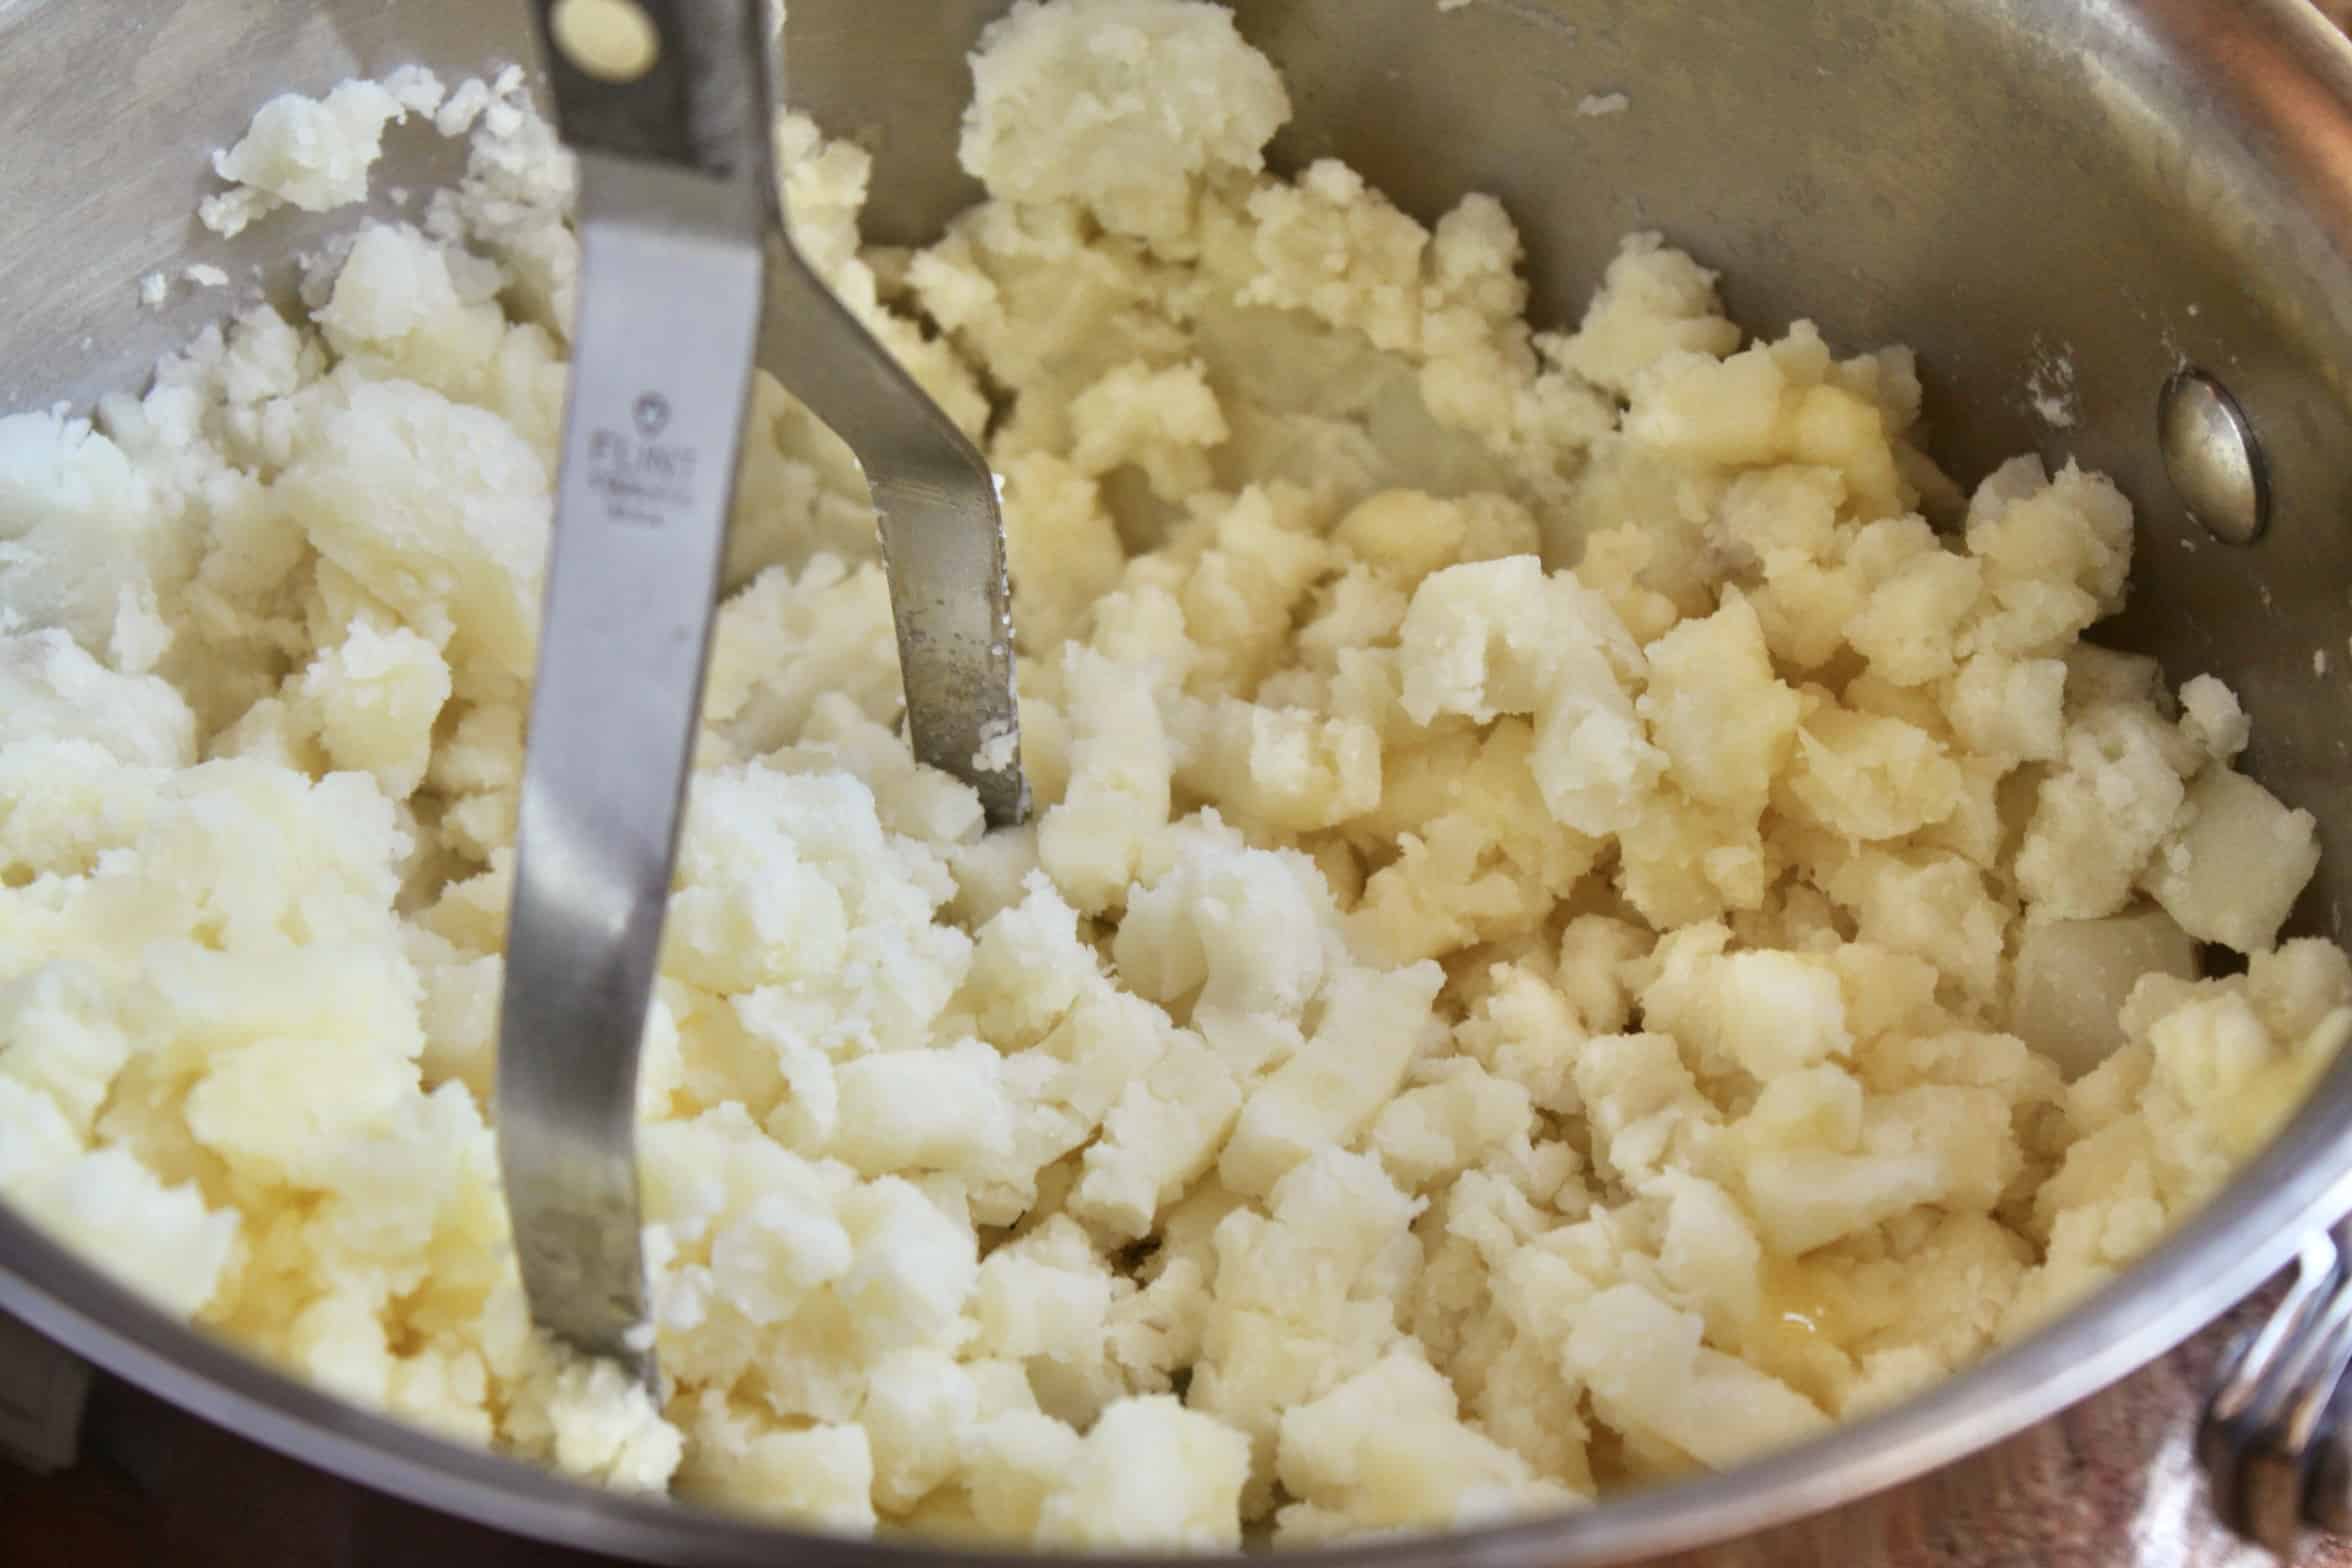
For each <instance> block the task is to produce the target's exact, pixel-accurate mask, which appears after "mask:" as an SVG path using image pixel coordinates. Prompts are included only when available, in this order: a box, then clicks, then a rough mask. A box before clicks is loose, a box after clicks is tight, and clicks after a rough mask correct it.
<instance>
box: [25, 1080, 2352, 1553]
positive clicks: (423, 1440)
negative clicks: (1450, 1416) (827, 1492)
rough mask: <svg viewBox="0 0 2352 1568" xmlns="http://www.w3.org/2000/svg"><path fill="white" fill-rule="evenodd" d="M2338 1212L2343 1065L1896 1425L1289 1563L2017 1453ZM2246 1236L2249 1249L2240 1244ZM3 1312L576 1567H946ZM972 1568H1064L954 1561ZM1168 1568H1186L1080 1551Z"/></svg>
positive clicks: (1483, 1542)
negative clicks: (2179, 1209) (2242, 1155)
mask: <svg viewBox="0 0 2352 1568" xmlns="http://www.w3.org/2000/svg"><path fill="white" fill-rule="evenodd" d="M2347 1210H2352V1056H2346V1057H2345V1058H2343V1059H2342V1060H2340V1061H2339V1062H2338V1063H2337V1064H2336V1065H2335V1066H2334V1067H2333V1068H2331V1069H2330V1070H2329V1072H2328V1074H2327V1076H2326V1077H2325V1079H2323V1080H2322V1082H2321V1083H2320V1085H2319V1087H2318V1089H2317V1090H2316V1092H2315V1093H2314V1094H2313V1096H2312V1098H2311V1101H2310V1102H2309V1103H2308V1104H2307V1105H2306V1106H2305V1107H2304V1108H2303V1110H2302V1111H2301V1112H2299V1113H2298V1114H2297V1115H2296V1117H2295V1118H2294V1120H2293V1121H2292V1122H2291V1123H2290V1124H2289V1125H2288V1127H2287V1129H2286V1130H2285V1131H2284V1132H2283V1133H2282V1134H2281V1135H2280V1136H2279V1137H2278V1138H2277V1139H2276V1140H2275V1141H2274V1142H2273V1143H2272V1144H2271V1146H2270V1147H2269V1148H2268V1149H2266V1150H2265V1151H2264V1152H2263V1153H2262V1154H2261V1155H2260V1156H2258V1157H2257V1158H2256V1159H2255V1160H2254V1162H2253V1163H2252V1164H2250V1165H2249V1166H2247V1168H2246V1169H2245V1170H2244V1171H2243V1172H2242V1173H2241V1174H2240V1175H2239V1177H2238V1179H2237V1180H2236V1181H2234V1182H2232V1183H2231V1184H2230V1186H2229V1187H2228V1188H2226V1189H2225V1190H2224V1191H2223V1192H2222V1193H2221V1194H2220V1195H2219V1196H2218V1197H2217V1198H2215V1200H2214V1201H2213V1202H2212V1203H2211V1204H2210V1205H2208V1206H2207V1207H2206V1209H2205V1210H2204V1211H2203V1212H2201V1213H2199V1214H2198V1215H2197V1216H2196V1217H2195V1218H2193V1219H2192V1220H2190V1221H2189V1223H2188V1224H2186V1225H2185V1226H2183V1227H2182V1228H2181V1229H2180V1230H2179V1231H2178V1232H2176V1233H2175V1234H2174V1235H2173V1236H2171V1237H2169V1238H2168V1239H2167V1240H2166V1241H2165V1242H2164V1243H2163V1244H2161V1245H2160V1246H2159V1247H2158V1248H2157V1249H2156V1251H2155V1252H2154V1253H2152V1254H2150V1255H2149V1256H2148V1257H2147V1258H2145V1259H2143V1260H2142V1261H2141V1262H2140V1263H2139V1264H2138V1265H2136V1266H2135V1267H2133V1268H2132V1269H2129V1270H2127V1271H2126V1272H2125V1273H2124V1274H2123V1275H2122V1276H2121V1277H2119V1278H2118V1279H2116V1280H2114V1281H2112V1282H2110V1283H2109V1284H2108V1285H2107V1286H2105V1287H2104V1288H2102V1289H2101V1290H2100V1291H2098V1292H2097V1293H2096V1294H2095V1295H2093V1296H2092V1297H2091V1298H2090V1299H2089V1300H2088V1301H2086V1302H2084V1303H2083V1304H2081V1305H2080V1306H2078V1307H2076V1308H2075V1309H2074V1310H2073V1311H2071V1312H2068V1313H2066V1314H2064V1315H2062V1316H2061V1317H2060V1318H2058V1319H2057V1320H2056V1321H2055V1322H2053V1323H2051V1324H2050V1325H2049V1326H2047V1327H2046V1328H2044V1329H2042V1330H2040V1331H2039V1332H2037V1333H2035V1334H2034V1335H2032V1336H2030V1337H2029V1338H2027V1339H2025V1340H2023V1341H2021V1342H2019V1343H2018V1344H2016V1345H2014V1346H2012V1347H2009V1348H2008V1349H2006V1350H2003V1351H2001V1352H1999V1353H1997V1354H1995V1355H1993V1356H1991V1357H1989V1358H1987V1359H1986V1360H1984V1361H1982V1362H1980V1363H1978V1364H1977V1365H1975V1366H1973V1367H1971V1368H1969V1369H1968V1370H1966V1371H1964V1372H1961V1373H1959V1374H1957V1375H1956V1376H1954V1377H1952V1378H1950V1379H1949V1380H1947V1381H1945V1382H1943V1383H1941V1384H1939V1385H1937V1386H1936V1387H1935V1388H1933V1389H1931V1390H1929V1391H1928V1392H1926V1393H1924V1394H1922V1395H1920V1396H1918V1397H1916V1398H1913V1399H1910V1400H1907V1401H1905V1402H1903V1403H1901V1404H1899V1405H1897V1406H1895V1407H1893V1408H1892V1409H1889V1410H1887V1411H1884V1412H1882V1413H1880V1414H1877V1415H1873V1416H1870V1417H1867V1418H1865V1419H1863V1420H1860V1421H1856V1422H1852V1423H1847V1424H1843V1425H1840V1426H1838V1427H1837V1428H1836V1429H1834V1430H1832V1431H1830V1432H1828V1433H1826V1434H1824V1435H1823V1436H1821V1437H1818V1438H1814V1439H1812V1440H1810V1441H1808V1442H1805V1443H1802V1444H1799V1445H1797V1446H1795V1447H1793V1448H1789V1449H1785V1450H1783V1451H1781V1452H1778V1453H1775V1454H1771V1455H1768V1456H1766V1457H1764V1458H1761V1459H1758V1460H1756V1461H1754V1462H1753V1463H1750V1464H1745V1465H1740V1466H1738V1467H1736V1468H1734V1469H1731V1470H1727V1471H1724V1472H1721V1473H1719V1474H1714V1475H1708V1476H1703V1477H1698V1478H1695V1479H1691V1480H1686V1481H1678V1482H1674V1483H1670V1484H1667V1485H1663V1486H1659V1487H1655V1488H1651V1489H1648V1490H1644V1491H1640V1492H1634V1493H1629V1494H1626V1495H1624V1496H1622V1497H1618V1498H1613V1499H1610V1500H1608V1501H1606V1502H1604V1503H1600V1504H1596V1505H1594V1506H1592V1507H1589V1508H1585V1509H1580V1510H1577V1511H1574V1512H1570V1513H1565V1514H1555V1515H1546V1516H1538V1517H1532V1518H1528V1519H1524V1520H1520V1521H1516V1522H1513V1523H1509V1524H1499V1525H1487V1526H1481V1527H1477V1528H1473V1529H1467V1530H1459V1531H1445V1532H1434V1533H1426V1534H1420V1535H1414V1536H1400V1537H1397V1538H1394V1539H1390V1540H1376V1541H1369V1542H1364V1541H1359V1542H1354V1543H1337V1544H1332V1545H1324V1546H1316V1547H1308V1548H1302V1549H1300V1550H1298V1551H1295V1552H1285V1553H1283V1554H1282V1555H1283V1556H1284V1557H1285V1559H1295V1560H1296V1561H1298V1562H1300V1563H1302V1564H1329V1563H1337V1562H1340V1561H1343V1560H1344V1561H1346V1562H1348V1563H1350V1564H1370V1565H1382V1568H1438V1565H1440V1564H1448V1565H1452V1564H1461V1565H1469V1568H1559V1565H1565V1564H1571V1563H1574V1564H1605V1563H1616V1562H1625V1561H1629V1560H1633V1559H1638V1558H1643V1557H1649V1556H1654V1555H1657V1554H1660V1553H1666V1552H1674V1551H1685V1550H1690V1549H1693V1548H1696V1547H1702V1546H1707V1545H1711V1544H1713V1543H1716V1542H1720V1541H1724V1540H1728V1539H1731V1538H1733V1537H1735V1536H1740V1535H1746V1534H1751V1533H1754V1532H1757V1531H1760V1530H1765V1529H1769V1528H1771V1527H1773V1526H1776V1525H1781V1524H1786V1523H1788V1522H1790V1521H1792V1520H1794V1519H1797V1518H1799V1517H1801V1516H1804V1515H1807V1514H1811V1513H1817V1512H1821V1511H1824V1510H1827V1509H1829V1508H1832V1507H1835V1506H1837V1505H1839V1504H1843V1503H1848V1502H1851V1501H1854V1500H1855V1499H1857V1498H1861V1497H1865V1496H1868V1495H1869V1494H1871V1493H1874V1492H1878V1491H1881V1490H1884V1489H1886V1488H1889V1487H1893V1486H1896V1485H1899V1484H1900V1483H1902V1482H1904V1481H1907V1480H1910V1479H1912V1478H1913V1477H1915V1476H1918V1475H1921V1474H1924V1473H1926V1472H1927V1471H1930V1470H1933V1469H1936V1468H1938V1467H1940V1466H1943V1465H1947V1464H1950V1463H1952V1462H1953V1461H1955V1460H1958V1459H1961V1458H1963V1457H1965V1456H1966V1455H1968V1454H1970V1453H1972V1452H1974V1451H1976V1450H1978V1449H1982V1448H1985V1447H1988V1446H1990V1445H1992V1444H1994V1443H1996V1442H1999V1441H2000V1440H2002V1439H2003V1438H2006V1437H2009V1436H2012V1435H2014V1434H2015V1433H2017V1432H2019V1431H2021V1430H2023V1429H2024V1428H2026V1427H2027V1426H2030V1425H2032V1424H2033V1423H2035V1422H2037V1421H2040V1420H2042V1419H2044V1418H2046V1417H2048V1416H2050V1415H2053V1414H2055V1413H2056V1412H2058V1411H2059V1410H2061V1409H2063V1408H2065V1407H2066V1406H2068V1405H2070V1404H2073V1403H2075V1402H2076V1401H2078V1400H2080V1399H2082V1398H2084V1397H2086V1396H2088V1395H2090V1394H2092V1393H2095V1392H2096V1391H2097V1390H2099V1389H2100V1388H2102V1387H2104V1386H2106V1385H2107V1384H2109V1383H2111V1382H2113V1381H2115V1380H2116V1379H2118V1378H2121V1377H2123V1376H2125V1375H2126V1374H2128V1373H2130V1372H2132V1371H2133V1370H2135V1369H2136V1368H2138V1367H2140V1366H2142V1365H2144V1364H2145V1363H2147V1362H2149V1361H2151V1360H2153V1359H2155V1358H2156V1357H2157V1356H2159V1355H2161V1354H2163V1353H2164V1352H2165V1351H2167V1350H2169V1349H2170V1348H2171V1347H2172V1346H2174V1345H2175V1344H2177V1343H2179V1342H2180V1341H2181V1340H2183V1339H2186V1338H2188V1337H2189V1336H2190V1335H2192V1334H2194V1333H2195V1332H2196V1331H2197V1330H2198V1329H2200V1328H2202V1327H2203V1326H2204V1325H2205V1324H2207V1323H2209V1322H2210V1321H2212V1320H2213V1319H2214V1318H2216V1317H2218V1316H2219V1315H2220V1314H2221V1313H2222V1312H2223V1311H2225V1310H2227V1309H2228V1308H2229V1307H2230V1306H2231V1305H2233V1304H2234V1303H2236V1302H2237V1301H2238V1300H2240V1299H2241V1298H2242V1297H2244V1296H2245V1295H2246V1294H2247V1293H2248V1292H2249V1291H2251V1290H2253V1289H2254V1288H2255V1287H2256V1286H2257V1285H2259V1284H2260V1283H2261V1282H2262V1281H2263V1280H2264V1279H2266V1278H2267V1277H2268V1276H2269V1275H2270V1274H2272V1273H2273V1272H2275V1271H2276V1270H2277V1269H2278V1268H2279V1267H2280V1266H2282V1265H2283V1264H2285V1263H2286V1262H2287V1261H2288V1260H2289V1259H2290V1258H2292V1257H2293V1256H2294V1255H2295V1253H2296V1251H2297V1249H2298V1247H2299V1246H2300V1245H2301V1243H2302V1241H2303V1239H2304V1237H2305V1236H2306V1235H2307V1234H2308V1233H2309V1231H2310V1230H2311V1228H2313V1227H2314V1226H2317V1225H2322V1224H2325V1223H2328V1222H2330V1221H2332V1220H2333V1219H2335V1218H2336V1217H2338V1216H2339V1215H2341V1214H2343V1213H2345V1212H2346V1211H2347ZM2248 1237H2252V1238H2254V1239H2252V1240H2248V1239H2246V1238H2248ZM0 1258H5V1259H7V1260H8V1262H7V1265H6V1267H5V1268H0V1310H5V1311H7V1312H9V1313H11V1314H13V1315H15V1316H17V1317H19V1318H21V1319H22V1320H23V1321H24V1322H26V1323H27V1324H29V1325H30V1326H31V1327H32V1328H34V1329H35V1330H36V1331H38V1332H40V1333H42V1334H45V1335H47V1336H48V1337H49V1338H51V1339H53V1340H55V1341H57V1342H58V1343H59V1344H61V1345H63V1346H65V1347H66V1348H67V1349H69V1350H71V1351H73V1352H75V1353H76V1354H79V1355H81V1356H83V1357H85V1358H87V1359H88V1360H90V1361H91V1362H93V1363H95V1364H97V1365H98V1366H101V1367H103V1368H105V1369H106V1370H107V1371H109V1372H111V1373H113V1374H114V1375H115V1376H117V1377H120V1378H122V1379H123V1380H124V1381H126V1382H129V1383H132V1384H135V1385H137V1386H138V1387H140V1388H143V1389H145V1390H146V1391H147V1392H149V1393H151V1394H154V1395H155V1396H157V1397H158V1398H161V1399H164V1400H166V1401H168V1402H170V1403H172V1404H175V1405H178V1406H180V1407H182V1408H183V1409H186V1410H189V1411H192V1412H194V1413H195V1414H197V1415H199V1416H201V1417H203V1418H205V1419H206V1420H209V1421H212V1422H215V1423H216V1424H219V1425H221V1426H224V1427H227V1428H228V1429H230V1430H231V1431H234V1432H237V1433H239V1434H241V1435H243V1436H245V1437H247V1438H249V1439H251V1440H252V1441H255V1442H258V1443H260V1444H262V1445H263V1446H265V1447H268V1448H273V1449H276V1450H277V1451H278V1452H280V1453H283V1454H286V1455H288V1456H289V1457H291V1458H294V1459H296V1460H299V1461H302V1462H304V1463H307V1464H311V1465H315V1466H317V1467H318V1468H320V1469H324V1470H327V1471H329V1472H331V1473H333V1474H336V1475H339V1476H341V1477H343V1478H344V1479H346V1480H349V1481H353V1482H356V1483H358V1484H360V1485H363V1486H367V1487H370V1488H373V1489H375V1490H378V1491H383V1492H388V1493H391V1494H393V1495H395V1496H399V1497H403V1498H407V1499H409V1500H410V1501H413V1502H417V1503H420V1504H423V1505H425V1506H427V1507H430V1508H433V1509H436V1510H438V1511H441V1512H444V1513H450V1514H456V1515H459V1516H461V1517H464V1518H467V1519H470V1520H473V1521H474V1522H476V1523H478V1524H483V1525H488V1526H491V1527H493V1528H496V1529H501V1530H506V1531H509V1532H512V1533H515V1534H518V1535H524V1536H529V1537H533V1538H536V1539H540V1540H545V1541H551V1542H555V1543H559V1544H562V1545H566V1546H571V1547H575V1548H578V1549H580V1550H584V1551H596V1552H603V1553H611V1554H625V1555H630V1556H640V1557H643V1558H646V1559H648V1560H652V1561H659V1562H672V1563H742V1564H762V1565H767V1564H772V1563H774V1562H775V1561H776V1560H777V1559H778V1557H779V1556H780V1555H781V1554H784V1553H791V1554H794V1555H795V1556H798V1557H801V1558H803V1559H806V1560H815V1561H819V1562H827V1563H839V1564H849V1563H858V1564H861V1565H872V1568H918V1565H920V1568H936V1563H937V1561H938V1559H939V1557H940V1556H941V1555H942V1553H943V1551H944V1550H947V1548H943V1547H940V1546H934V1545H927V1544H919V1543H916V1542H913V1541H909V1540H869V1539H864V1538H856V1537H846V1536H837V1535H825V1534H820V1533H817V1532H814V1531H805V1530H791V1529H785V1528H782V1527H779V1526H773V1525H765V1524H760V1523H757V1522H754V1521H751V1520H748V1519H745V1518H742V1517H740V1516H735V1515H729V1514H723V1513H720V1512H717V1511H714V1510H711V1509H707V1508H703V1507H700V1506H697V1505H695V1504H692V1503H682V1502H673V1501H670V1500H668V1499H666V1498H655V1497H645V1496H630V1495H626V1494H622V1493H617V1492H613V1491H610V1490H607V1489H604V1488H601V1487H596V1486H592V1485H589V1484H588V1483H585V1482H580V1481H574V1480H569V1479H566V1478H564V1477H562V1476H559V1475H557V1474H555V1473H553V1472H551V1471H548V1470H543V1469H541V1468H539V1467H538V1466H536V1465H533V1464H529V1463H527V1462H525V1461H522V1460H519V1459H513V1458H509V1457H506V1456H504V1455H500V1454H494V1453H490V1452H487V1451H484V1450H481V1449H477V1448H471V1447H467V1446H464V1445H461V1444H459V1443H455V1442H452V1441H450V1440H448V1439H445V1438H441V1437H436V1436H434V1435H432V1434H430V1433H429V1432H426V1431H425V1430H423V1429H422V1428H419V1427H413V1426H409V1425H407V1424H404V1423H402V1422H399V1421H395V1420H394V1419H392V1418H391V1417H388V1416H383V1415H377V1414H374V1413H372V1412H370V1411H366V1410H363V1409H361V1408H360V1407H358V1406H356V1405H352V1404H348V1403H346V1402H344V1401H343V1400H340V1399H338V1398H336V1397H334V1396H333V1395H330V1394H327V1393H325V1392H323V1391H322V1390H320V1389H318V1388H315V1387H313V1386H311V1385H310V1384H307V1383H303V1382H301V1381H299V1380H297V1379H295V1378H293V1377H291V1376H289V1375H287V1374H285V1373H283V1372H280V1371H277V1370H276V1369H274V1368H272V1367H270V1366H268V1365H266V1364H264V1363H263V1362H261V1361H259V1360H257V1359H255V1358H253V1357H251V1356H249V1355H247V1354H246V1353H245V1352H243V1351H242V1350H239V1349H237V1348H235V1347H234V1346H232V1345H230V1344H229V1343H228V1342H226V1341H224V1340H221V1339H218V1338H215V1337H214V1336H212V1335H210V1334H208V1333H206V1332H204V1331H202V1330H199V1329H196V1328H193V1327H191V1326H189V1325H187V1324H184V1323H181V1322H179V1321H177V1320H176V1319H174V1318H172V1317H170V1316H169V1315H168V1314H166V1313H164V1312H162V1311H160V1310H159V1309H157V1308H155V1307H152V1306H150V1305H148V1304H147V1303H146V1302H145V1301H143V1300H141V1299H139V1298H138V1297H136V1296H134V1295H133V1294H132V1293H131V1292H130V1291H129V1290H127V1289H126V1288H124V1287H123V1286H121V1285H118V1284H116V1283H115V1282H114V1281H113V1279H112V1278H110V1277H109V1276H106V1275H104V1274H102V1273H101V1272H99V1270H97V1269H96V1268H95V1267H93V1266H92V1265H90V1264H88V1263H85V1262H83V1261H82V1260H81V1259H79V1258H77V1257H75V1256H73V1255H72V1254H70V1253H69V1252H68V1251H67V1250H66V1249H65V1247H64V1246H62V1245H61V1244H59V1243H58V1242H55V1241H52V1240H51V1239H49V1238H48V1236H46V1235H45V1234H43V1233H41V1232H39V1231H37V1230H35V1229H34V1228H33V1227H32V1225H31V1224H30V1223H29V1222H28V1221H26V1220H24V1219H22V1218H20V1217H19V1216H17V1215H15V1214H13V1213H11V1212H8V1211H7V1210H6V1209H5V1208H0ZM955 1556H956V1557H957V1559H958V1560H959V1561H963V1562H967V1563H970V1564H974V1565H976V1568H1015V1565H1023V1564H1035V1563H1038V1562H1050V1561H1057V1560H1066V1559H1067V1556H1068V1554H1062V1553H1052V1552H1044V1551H1017V1550H1002V1549H991V1550H989V1551H986V1552H978V1553H975V1552H970V1551H966V1550H962V1549H955ZM1089 1560H1092V1561H1099V1562H1102V1563H1105V1564H1131V1565H1137V1568H1141V1565H1144V1564H1177V1563H1184V1562H1196V1561H1200V1560H1201V1555H1200V1554H1186V1555H1176V1554H1169V1553H1118V1554H1100V1555H1090V1559H1089Z"/></svg>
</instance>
